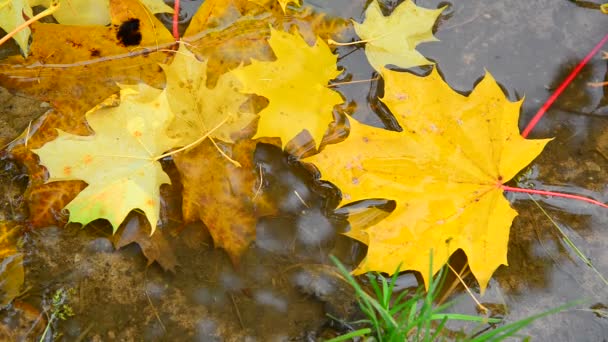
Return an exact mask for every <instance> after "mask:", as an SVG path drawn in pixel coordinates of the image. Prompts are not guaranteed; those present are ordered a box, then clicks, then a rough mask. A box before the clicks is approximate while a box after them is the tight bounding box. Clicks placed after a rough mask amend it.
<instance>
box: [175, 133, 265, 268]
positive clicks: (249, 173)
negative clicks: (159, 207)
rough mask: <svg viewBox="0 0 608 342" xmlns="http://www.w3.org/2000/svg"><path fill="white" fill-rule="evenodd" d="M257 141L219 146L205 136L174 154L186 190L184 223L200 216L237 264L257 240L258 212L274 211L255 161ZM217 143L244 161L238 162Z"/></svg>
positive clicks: (216, 241)
mask: <svg viewBox="0 0 608 342" xmlns="http://www.w3.org/2000/svg"><path fill="white" fill-rule="evenodd" d="M255 146H256V142H255V141H251V140H239V141H238V142H237V143H236V144H235V145H222V146H221V147H220V146H218V147H217V148H216V147H215V146H214V145H213V143H212V142H211V141H209V140H205V141H204V142H203V143H201V144H200V145H199V146H197V147H196V148H194V149H192V150H191V151H188V152H186V153H179V154H176V155H175V156H174V160H175V165H176V166H177V169H178V171H179V173H180V176H181V180H182V184H183V185H184V190H183V204H182V211H183V215H184V222H185V223H189V222H194V221H198V220H201V221H202V222H203V223H204V224H205V225H206V226H207V228H208V229H209V232H210V233H211V236H212V238H213V241H214V242H215V245H216V246H217V247H221V248H223V249H225V250H226V252H228V254H229V255H230V257H231V259H232V261H233V262H234V263H235V264H236V263H237V262H238V259H239V257H240V256H241V254H243V252H244V251H245V250H246V249H247V247H249V244H250V243H251V242H252V241H254V240H255V226H256V221H257V218H258V217H261V216H265V215H269V214H272V213H274V211H275V210H276V209H275V208H273V207H272V206H271V205H269V202H268V201H267V200H266V196H264V194H263V191H262V189H261V188H260V184H259V182H258V179H259V178H258V177H259V176H257V174H256V170H255V166H254V164H253V151H254V150H255ZM218 148H226V154H227V155H230V156H231V157H232V158H233V159H234V160H236V161H237V162H239V163H240V164H241V166H240V167H237V166H235V165H234V164H233V163H232V162H230V161H229V160H228V159H227V158H226V156H223V155H222V154H221V153H220V152H219V151H218Z"/></svg>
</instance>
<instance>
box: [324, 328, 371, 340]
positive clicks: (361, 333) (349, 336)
mask: <svg viewBox="0 0 608 342" xmlns="http://www.w3.org/2000/svg"><path fill="white" fill-rule="evenodd" d="M371 332H372V329H370V328H364V329H359V330H355V331H351V332H349V333H348V334H344V335H340V336H338V337H334V338H332V339H329V340H327V341H326V342H341V341H346V340H350V339H353V338H355V337H359V336H365V335H369V334H370V333H371Z"/></svg>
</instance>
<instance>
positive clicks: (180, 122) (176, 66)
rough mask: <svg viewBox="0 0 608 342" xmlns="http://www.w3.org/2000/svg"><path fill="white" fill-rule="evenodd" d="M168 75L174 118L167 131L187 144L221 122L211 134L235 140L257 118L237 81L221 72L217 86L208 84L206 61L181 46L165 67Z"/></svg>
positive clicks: (168, 94)
mask: <svg viewBox="0 0 608 342" xmlns="http://www.w3.org/2000/svg"><path fill="white" fill-rule="evenodd" d="M163 68H164V69H165V73H166V76H167V85H166V88H165V89H166V91H167V98H168V99H169V105H170V106H171V109H172V111H173V113H175V118H174V120H173V122H172V123H171V125H170V126H169V129H168V131H167V134H168V135H169V136H170V137H172V138H175V139H178V140H179V143H180V144H182V145H187V144H190V143H192V142H193V141H195V140H196V139H198V138H200V137H201V136H202V135H204V134H205V133H207V132H208V131H209V130H210V129H212V128H215V127H216V126H218V124H220V123H222V122H223V124H222V125H221V127H219V128H217V129H216V130H214V131H213V133H212V136H213V137H214V138H217V139H221V140H223V141H226V142H233V139H232V135H233V134H235V133H238V132H240V131H241V130H243V129H244V128H245V127H247V125H249V124H250V123H251V121H253V120H254V119H255V118H256V115H255V114H253V113H251V112H248V111H244V110H242V109H241V106H242V105H243V103H245V101H247V99H248V97H247V96H245V95H243V94H241V93H239V92H238V91H237V86H238V84H239V83H238V80H236V79H235V77H234V76H233V75H231V74H224V75H221V76H220V78H219V79H218V81H217V83H216V85H215V87H213V88H208V86H207V61H206V60H204V61H199V60H198V59H197V58H196V57H195V56H194V55H193V54H192V53H191V52H190V51H188V50H187V49H186V47H185V46H184V45H182V46H181V47H180V49H179V51H178V53H177V55H176V56H175V58H174V59H173V62H172V63H171V64H170V65H165V66H164V67H163Z"/></svg>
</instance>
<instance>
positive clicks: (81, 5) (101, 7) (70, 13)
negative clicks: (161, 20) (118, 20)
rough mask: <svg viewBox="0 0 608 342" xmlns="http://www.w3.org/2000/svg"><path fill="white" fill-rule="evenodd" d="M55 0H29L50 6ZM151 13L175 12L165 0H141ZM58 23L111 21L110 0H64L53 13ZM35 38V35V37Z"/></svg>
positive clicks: (105, 23)
mask: <svg viewBox="0 0 608 342" xmlns="http://www.w3.org/2000/svg"><path fill="white" fill-rule="evenodd" d="M52 1H54V0H29V2H30V5H31V6H32V7H34V6H38V5H40V6H44V7H49V6H50V3H51V2H52ZM139 1H140V3H141V5H143V6H145V7H146V8H147V9H148V10H149V11H150V12H151V13H173V9H172V8H171V7H169V6H167V5H166V4H165V2H164V1H163V0H139ZM53 17H55V19H56V20H57V22H58V23H60V24H64V25H101V26H105V25H108V24H109V23H110V0H96V1H91V0H63V1H61V7H59V9H58V10H57V11H56V12H55V13H53ZM34 38H35V37H34Z"/></svg>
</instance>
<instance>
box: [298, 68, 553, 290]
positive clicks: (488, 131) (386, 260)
mask: <svg viewBox="0 0 608 342" xmlns="http://www.w3.org/2000/svg"><path fill="white" fill-rule="evenodd" d="M382 74H383V76H384V78H385V92H384V93H385V96H384V98H383V99H382V101H383V102H384V103H385V104H386V105H387V106H388V108H389V109H390V111H391V112H392V113H393V115H394V116H395V117H396V119H397V120H398V122H399V124H400V125H401V126H402V128H403V131H402V132H394V131H388V130H384V129H379V128H375V127H371V126H366V125H363V124H360V123H359V122H357V121H356V120H354V119H351V120H350V134H349V136H348V138H347V139H346V140H345V141H344V142H343V143H339V144H336V145H329V146H327V147H326V148H325V150H323V152H322V153H321V154H318V155H315V156H312V157H310V158H308V159H306V161H309V162H312V163H314V164H315V165H317V166H318V167H319V169H320V170H321V173H322V177H323V179H327V180H329V181H331V182H332V183H334V184H336V185H337V186H338V187H339V188H340V189H341V190H342V194H343V200H342V203H348V202H355V201H360V200H363V199H370V198H385V199H389V200H394V201H396V203H397V205H396V209H395V210H394V211H393V212H392V213H391V214H390V215H389V216H388V218H387V219H385V220H382V221H380V222H378V223H377V224H375V225H374V226H372V227H369V228H366V229H360V228H359V229H357V228H356V227H355V229H353V230H352V231H351V232H349V233H348V235H349V236H351V237H353V238H355V239H358V240H360V241H362V242H363V243H365V244H367V245H368V246H369V248H368V254H367V257H366V258H365V260H364V261H363V262H362V264H361V265H359V267H358V268H357V270H356V272H357V273H363V272H366V271H371V270H374V271H381V272H387V273H391V272H394V270H395V269H397V266H398V265H399V264H401V269H409V270H417V271H419V272H420V273H421V274H422V276H423V277H424V278H425V281H426V283H427V284H428V281H429V279H428V270H429V252H430V251H431V250H432V252H433V272H436V271H438V270H439V268H441V267H442V266H443V265H444V264H445V262H446V261H447V260H448V258H449V256H450V255H451V254H452V253H454V252H455V251H456V250H457V249H462V250H463V251H464V252H465V253H466V255H467V257H468V261H469V265H470V268H471V271H472V272H473V274H474V276H475V277H476V278H477V280H478V281H479V284H480V287H481V289H482V291H483V290H484V289H485V288H486V285H487V283H488V281H489V279H490V277H491V275H492V273H493V272H494V271H495V270H496V268H497V267H498V266H500V265H501V264H504V265H506V264H507V242H508V239H509V228H510V226H511V222H512V220H513V218H514V217H515V216H516V215H517V213H516V212H515V210H513V209H512V208H511V207H510V205H509V202H508V201H507V200H506V199H505V198H504V196H503V190H502V189H501V185H502V184H503V183H504V182H507V181H509V180H510V179H511V178H512V177H513V176H515V174H516V173H517V172H519V171H520V170H521V169H522V168H523V167H525V166H526V165H528V164H529V163H530V162H531V161H532V160H533V159H534V158H535V157H536V156H537V155H538V154H539V153H540V152H541V151H542V149H543V147H544V146H545V144H546V143H547V142H548V141H549V140H548V139H544V140H526V139H524V138H522V137H521V135H520V134H519V129H518V126H517V122H518V117H519V110H520V106H521V101H520V102H515V103H512V102H509V101H508V100H507V99H506V98H505V96H504V94H503V93H502V91H501V89H500V87H499V86H498V85H497V84H496V82H495V81H494V79H493V78H492V76H491V75H489V74H487V75H486V76H485V78H484V79H483V80H482V81H481V82H480V83H479V84H478V85H477V86H476V88H475V89H474V90H473V92H472V93H471V95H470V96H468V97H466V96H462V95H460V94H458V93H456V92H454V91H453V90H452V89H451V88H450V87H449V86H448V85H447V84H446V83H445V82H443V80H442V79H441V77H440V76H439V74H438V72H437V71H436V70H434V71H433V72H432V73H431V75H429V76H427V77H417V76H414V75H412V74H409V73H399V72H393V71H390V70H386V69H385V70H383V72H382ZM430 93H432V94H433V96H429V94H430Z"/></svg>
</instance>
